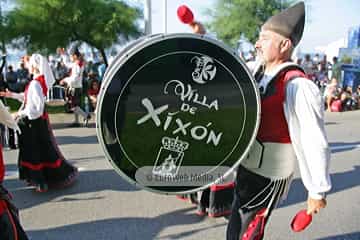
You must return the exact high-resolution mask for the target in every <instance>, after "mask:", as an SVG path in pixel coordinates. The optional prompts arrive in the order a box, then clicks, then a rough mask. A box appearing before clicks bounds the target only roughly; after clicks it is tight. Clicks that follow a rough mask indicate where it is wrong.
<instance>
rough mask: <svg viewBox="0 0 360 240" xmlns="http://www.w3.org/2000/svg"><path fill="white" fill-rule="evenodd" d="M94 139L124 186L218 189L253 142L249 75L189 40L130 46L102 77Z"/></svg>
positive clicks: (206, 43)
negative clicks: (212, 187)
mask: <svg viewBox="0 0 360 240" xmlns="http://www.w3.org/2000/svg"><path fill="white" fill-rule="evenodd" d="M101 88H102V89H101V91H100V94H99V96H98V106H97V114H96V116H97V135H98V138H99V142H100V144H101V146H102V148H103V150H104V153H105V156H106V157H107V159H108V160H109V161H110V162H111V164H112V165H113V167H114V168H115V169H116V171H117V172H118V173H119V174H120V175H121V176H122V177H124V178H125V179H126V180H127V181H129V182H130V183H132V184H135V185H137V186H139V187H141V188H145V189H147V190H150V191H154V192H160V193H168V194H169V193H170V194H184V193H191V192H196V191H199V190H202V189H204V188H207V187H209V186H210V185H211V184H214V183H221V181H223V179H225V177H226V176H227V175H229V174H230V173H232V172H233V171H234V170H236V168H237V166H238V165H239V164H240V163H241V161H242V160H243V159H244V157H246V155H247V153H248V151H249V148H250V146H251V145H252V143H253V142H254V140H255V137H256V134H257V130H258V125H259V117H260V97H259V92H258V90H257V87H256V84H255V82H254V79H253V77H252V76H251V74H250V71H249V70H248V68H247V67H246V66H245V64H244V63H243V62H242V61H241V59H240V58H239V57H238V56H237V53H236V52H235V51H232V50H231V49H229V48H228V47H226V46H224V45H223V44H222V43H220V42H218V41H216V40H214V39H210V38H207V37H205V36H200V35H194V34H169V35H163V34H161V35H155V36H150V37H146V38H142V39H139V40H137V41H135V42H133V43H132V44H130V45H128V47H126V48H125V49H124V50H123V51H122V52H121V53H120V54H119V56H118V57H116V59H115V60H114V61H113V62H112V64H111V66H109V68H108V70H107V71H106V74H105V78H104V81H103V85H102V87H101Z"/></svg>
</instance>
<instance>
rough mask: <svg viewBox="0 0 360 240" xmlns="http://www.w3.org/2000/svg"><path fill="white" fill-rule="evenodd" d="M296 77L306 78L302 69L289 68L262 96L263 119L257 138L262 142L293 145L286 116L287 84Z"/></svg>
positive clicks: (282, 71)
mask: <svg viewBox="0 0 360 240" xmlns="http://www.w3.org/2000/svg"><path fill="white" fill-rule="evenodd" d="M296 77H305V73H304V72H303V71H302V69H301V68H300V67H297V66H294V65H292V66H288V67H285V68H284V69H283V70H281V71H280V72H279V73H278V74H277V76H275V77H274V79H272V80H271V82H270V83H269V85H268V86H267V88H266V92H265V93H264V94H261V119H260V126H259V131H258V135H257V138H258V139H259V140H260V141H261V142H277V143H291V139H290V135H289V129H288V125H287V122H286V118H285V114H284V101H285V94H286V84H287V82H289V81H290V80H292V79H294V78H296Z"/></svg>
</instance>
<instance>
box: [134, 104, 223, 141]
mask: <svg viewBox="0 0 360 240" xmlns="http://www.w3.org/2000/svg"><path fill="white" fill-rule="evenodd" d="M141 102H142V104H143V105H144V107H145V108H146V109H147V111H148V113H147V114H146V115H145V116H143V117H142V118H140V119H139V120H137V124H138V125H141V124H143V123H145V122H147V121H148V120H149V119H152V120H153V122H154V123H155V125H156V127H160V126H161V125H162V122H161V119H160V117H159V116H160V114H161V113H162V112H164V111H166V110H167V109H168V108H169V105H163V106H161V107H159V108H156V109H155V108H154V106H153V104H152V102H151V101H150V99H148V98H144V99H143V100H142V101H141ZM176 114H178V112H175V113H170V112H168V114H167V117H166V120H165V122H164V125H163V130H164V131H168V130H169V127H170V126H172V125H175V124H176V125H175V126H174V128H171V129H172V130H173V131H172V134H173V135H175V134H178V133H181V134H183V135H184V136H186V135H188V134H190V135H191V137H192V138H193V139H195V140H198V141H201V140H204V139H206V144H209V143H211V142H212V144H213V145H214V146H217V145H218V144H219V142H220V140H221V137H222V134H223V133H222V132H220V133H218V134H216V133H215V131H214V130H212V129H210V130H209V129H208V128H209V127H210V126H211V125H212V123H211V122H209V123H208V124H206V126H201V125H195V126H194V125H193V123H192V122H183V121H182V120H181V119H180V118H176V119H175V121H173V118H174V116H175V115H176ZM172 123H175V124H172Z"/></svg>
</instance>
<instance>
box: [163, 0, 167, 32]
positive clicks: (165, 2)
mask: <svg viewBox="0 0 360 240" xmlns="http://www.w3.org/2000/svg"><path fill="white" fill-rule="evenodd" d="M163 32H164V33H167V0H163Z"/></svg>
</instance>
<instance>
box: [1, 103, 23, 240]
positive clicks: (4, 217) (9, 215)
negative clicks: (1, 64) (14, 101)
mask: <svg viewBox="0 0 360 240" xmlns="http://www.w3.org/2000/svg"><path fill="white" fill-rule="evenodd" d="M0 123H1V124H4V125H6V126H7V127H8V128H11V129H14V130H18V131H19V127H18V125H17V124H16V122H15V121H14V119H13V118H12V116H11V115H10V113H9V112H8V111H7V110H6V108H5V106H4V104H3V103H2V101H0ZM4 176H5V164H4V159H3V153H2V146H1V144H0V239H1V240H13V239H18V240H27V239H28V238H27V236H26V234H25V232H24V230H23V228H22V227H21V225H20V221H19V216H18V210H17V208H16V207H15V205H14V204H13V203H12V197H11V195H10V193H9V192H8V191H7V190H6V188H5V187H4V186H3V184H2V183H3V181H4Z"/></svg>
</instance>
